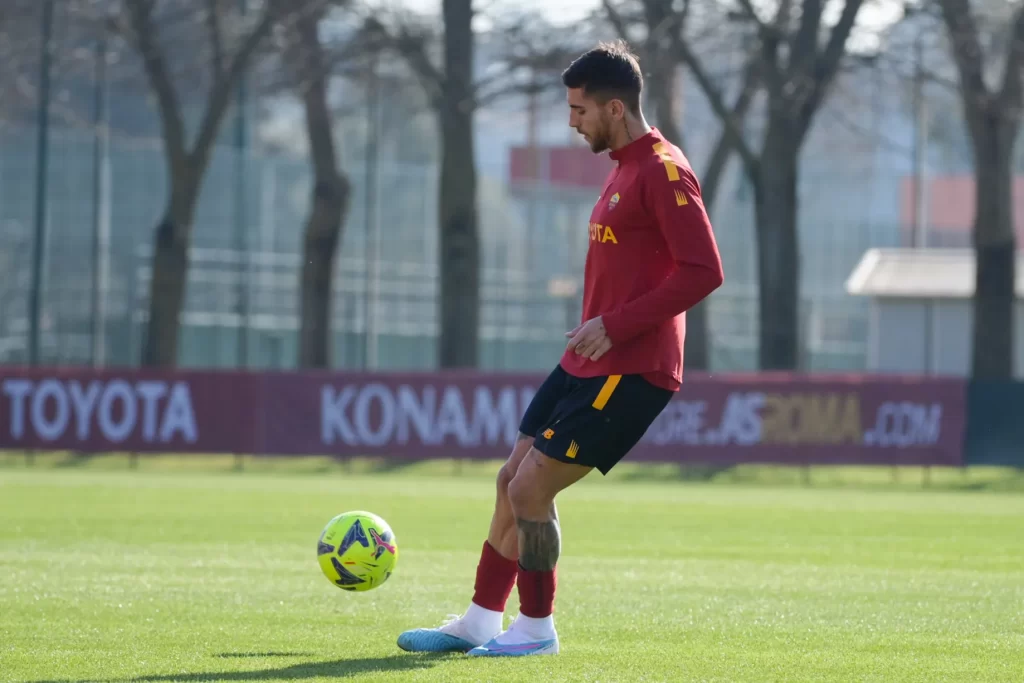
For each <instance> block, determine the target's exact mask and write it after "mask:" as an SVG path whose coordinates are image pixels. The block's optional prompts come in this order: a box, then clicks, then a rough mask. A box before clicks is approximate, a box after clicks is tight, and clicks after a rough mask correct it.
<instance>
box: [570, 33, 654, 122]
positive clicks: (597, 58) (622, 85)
mask: <svg viewBox="0 0 1024 683" xmlns="http://www.w3.org/2000/svg"><path fill="white" fill-rule="evenodd" d="M562 83H563V84H564V85H565V87H567V88H582V89H583V92H585V93H586V94H587V96H589V97H593V98H594V99H596V100H597V101H599V102H602V103H603V102H607V101H608V100H613V99H619V100H622V102H623V104H625V105H626V108H627V109H629V110H630V111H631V112H633V113H634V114H639V113H640V93H641V91H642V90H643V89H644V77H643V73H642V72H641V71H640V64H639V62H638V61H637V58H636V55H634V54H633V53H632V51H631V50H630V49H629V45H627V44H626V42H625V41H623V40H616V41H615V42H611V43H600V44H598V46H597V47H595V48H593V49H591V50H588V51H587V52H584V53H583V54H582V55H580V56H579V57H577V58H576V59H575V60H574V61H573V63H572V64H570V65H569V68H567V69H566V70H565V71H563V72H562Z"/></svg>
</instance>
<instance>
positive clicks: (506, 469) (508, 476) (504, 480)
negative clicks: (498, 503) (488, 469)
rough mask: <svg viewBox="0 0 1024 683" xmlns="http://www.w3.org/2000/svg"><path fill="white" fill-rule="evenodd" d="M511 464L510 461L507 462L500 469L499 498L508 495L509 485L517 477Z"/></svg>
mask: <svg viewBox="0 0 1024 683" xmlns="http://www.w3.org/2000/svg"><path fill="white" fill-rule="evenodd" d="M509 465H510V463H507V462H506V463H505V464H504V465H502V466H501V469H500V470H498V497H499V498H506V497H508V485H509V484H511V483H512V480H513V479H515V476H516V473H515V470H513V469H512V468H511V467H510V466H509Z"/></svg>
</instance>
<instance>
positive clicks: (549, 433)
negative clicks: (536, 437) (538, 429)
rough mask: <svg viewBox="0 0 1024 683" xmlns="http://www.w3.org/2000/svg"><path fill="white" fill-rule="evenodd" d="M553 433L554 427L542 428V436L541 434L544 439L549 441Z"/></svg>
mask: <svg viewBox="0 0 1024 683" xmlns="http://www.w3.org/2000/svg"><path fill="white" fill-rule="evenodd" d="M554 435H555V430H554V429H545V430H544V434H543V435H542V436H543V437H544V438H545V439H547V440H549V441H550V440H551V437H553V436H554Z"/></svg>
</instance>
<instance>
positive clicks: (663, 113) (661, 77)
mask: <svg viewBox="0 0 1024 683" xmlns="http://www.w3.org/2000/svg"><path fill="white" fill-rule="evenodd" d="M650 69H651V70H650V74H649V76H648V83H649V92H650V98H651V100H652V102H651V103H652V104H653V105H654V121H655V125H657V127H658V130H660V131H661V134H662V135H664V136H665V139H667V140H668V141H669V142H672V143H675V144H676V145H677V146H678V147H679V148H680V149H683V147H684V144H683V138H682V133H681V132H680V129H679V124H678V120H679V111H678V109H679V108H678V106H676V104H677V91H678V88H677V87H676V62H675V61H674V60H673V59H671V58H670V55H668V54H665V55H663V56H661V57H660V58H656V59H654V60H652V64H651V67H650ZM684 153H685V150H684ZM701 189H702V195H703V183H702V187H701ZM707 205H708V202H707V201H706V198H705V206H707ZM685 343H686V347H685V353H684V354H683V362H684V364H685V367H686V368H687V369H689V370H707V369H708V368H709V367H710V358H709V351H708V313H707V302H706V301H702V302H700V303H699V304H697V305H696V306H694V307H693V308H691V309H690V310H688V311H687V312H686V342H685Z"/></svg>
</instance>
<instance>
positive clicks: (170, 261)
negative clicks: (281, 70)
mask: <svg viewBox="0 0 1024 683" xmlns="http://www.w3.org/2000/svg"><path fill="white" fill-rule="evenodd" d="M195 5H196V3H188V4H187V6H186V7H185V8H184V9H183V8H182V7H180V6H178V3H161V2H154V1H153V0H124V14H123V15H122V16H121V17H119V19H122V21H121V22H120V24H121V26H122V28H123V29H124V33H125V34H126V35H127V36H128V37H129V39H130V40H131V42H132V44H133V46H134V48H135V49H136V50H137V52H138V53H139V56H140V57H141V59H142V63H143V67H144V70H145V73H146V77H147V79H148V81H149V85H150V87H151V89H152V91H153V93H154V95H155V97H156V101H157V105H158V108H159V111H160V121H161V130H162V134H163V140H164V147H165V156H166V162H167V170H168V179H169V180H168V182H169V188H168V202H167V206H166V207H165V209H164V214H163V218H161V220H160V222H159V224H158V225H157V227H156V234H155V239H154V247H153V265H152V271H151V279H150V293H149V322H148V326H147V330H146V337H145V341H144V347H143V352H142V363H143V365H147V366H173V365H174V364H175V363H176V362H177V356H178V333H179V328H180V324H179V314H180V312H181V310H182V305H183V302H184V296H185V282H186V277H187V270H188V248H189V244H190V242H191V233H192V224H193V219H194V215H195V208H196V203H197V200H198V198H199V192H200V188H201V187H202V182H203V177H204V175H205V173H206V170H207V167H208V166H209V161H210V156H211V153H212V151H213V147H214V143H215V142H216V140H217V135H218V131H219V129H220V125H221V123H222V121H223V120H224V116H225V114H226V112H227V110H228V107H229V105H230V103H231V99H232V95H233V93H234V90H235V86H236V85H237V83H238V81H239V79H240V78H241V76H242V74H243V73H244V71H245V70H246V68H247V67H248V65H249V63H250V61H251V60H252V58H253V56H254V54H255V53H256V51H257V49H258V47H259V46H260V44H261V43H262V42H263V40H264V38H265V37H266V36H267V34H268V33H269V32H270V29H271V27H272V25H273V24H274V21H275V19H276V16H277V13H276V11H275V9H274V8H275V7H277V5H276V4H274V3H272V4H268V5H266V6H265V7H264V8H263V10H262V11H261V13H260V14H259V15H258V16H256V17H255V19H254V21H253V22H252V23H251V24H250V25H249V26H248V27H246V29H245V30H241V31H233V30H228V29H227V28H225V24H226V23H227V22H228V20H229V19H228V18H229V17H231V18H230V21H231V23H232V25H233V26H238V27H239V28H242V27H245V22H244V21H243V20H242V18H241V17H238V16H237V15H234V13H232V12H231V11H230V10H229V6H231V5H234V3H226V2H223V0H207V1H206V2H205V3H202V11H201V12H199V11H198V9H197V7H196V6H195ZM160 11H162V12H164V13H165V14H164V15H163V16H161V15H160V14H159V12H160ZM169 13H178V14H181V13H185V14H187V15H188V17H189V20H190V23H191V24H192V25H193V29H192V30H195V29H196V28H198V27H203V29H204V31H205V34H206V39H207V41H208V46H209V47H208V52H209V57H210V58H209V59H208V60H204V62H206V63H205V67H206V72H207V80H208V82H209V94H208V96H207V98H206V102H205V107H204V111H203V114H202V117H201V120H200V122H199V126H198V131H197V134H196V135H195V137H194V140H193V141H191V142H190V141H189V135H188V132H187V130H186V123H185V115H184V113H183V106H182V95H181V94H180V92H179V89H178V87H176V85H175V83H174V81H175V79H174V77H173V75H172V72H171V68H170V67H169V64H168V57H167V50H168V47H167V44H168V41H166V40H162V39H161V28H162V27H164V26H166V25H167V24H168V23H169V22H171V21H173V18H172V17H169V16H167V14H169ZM232 35H236V36H238V38H237V40H235V41H229V36H232ZM229 42H235V43H236V44H235V46H234V49H233V50H232V49H231V47H230V44H229Z"/></svg>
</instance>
